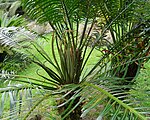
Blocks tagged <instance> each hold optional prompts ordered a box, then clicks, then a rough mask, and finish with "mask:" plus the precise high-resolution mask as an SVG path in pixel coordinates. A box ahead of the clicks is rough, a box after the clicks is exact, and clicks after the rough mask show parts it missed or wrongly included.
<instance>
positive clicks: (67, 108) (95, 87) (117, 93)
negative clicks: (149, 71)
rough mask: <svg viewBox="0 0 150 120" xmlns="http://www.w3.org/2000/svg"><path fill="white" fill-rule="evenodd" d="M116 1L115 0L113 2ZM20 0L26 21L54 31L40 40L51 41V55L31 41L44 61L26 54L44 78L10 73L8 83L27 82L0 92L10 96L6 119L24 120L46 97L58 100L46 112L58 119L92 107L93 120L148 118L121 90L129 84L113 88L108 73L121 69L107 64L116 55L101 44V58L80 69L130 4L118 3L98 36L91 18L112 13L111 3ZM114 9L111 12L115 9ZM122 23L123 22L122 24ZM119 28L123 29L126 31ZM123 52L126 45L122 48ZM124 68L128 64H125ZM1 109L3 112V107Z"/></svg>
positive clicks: (72, 119) (76, 117)
mask: <svg viewBox="0 0 150 120" xmlns="http://www.w3.org/2000/svg"><path fill="white" fill-rule="evenodd" d="M121 1H122V0H118V1H117V3H118V2H121ZM22 2H23V6H24V8H25V10H26V13H28V15H29V16H30V17H31V18H33V19H36V20H37V21H38V22H49V24H50V25H51V27H52V28H53V32H52V33H51V39H52V40H51V39H49V38H48V37H45V38H46V39H49V40H51V41H50V42H51V50H50V51H51V52H52V55H50V53H46V52H45V50H44V49H43V48H42V47H41V46H40V45H38V44H36V43H34V42H32V45H33V46H34V48H35V49H36V50H37V51H38V52H39V53H40V55H41V56H42V57H43V58H44V61H41V60H39V58H38V57H37V56H35V55H34V53H33V52H32V51H30V50H28V52H29V53H30V54H31V55H32V56H33V62H34V63H35V64H37V65H38V66H40V67H41V68H43V69H44V70H45V72H46V73H47V75H43V74H40V72H39V71H37V74H38V75H39V76H40V77H41V78H40V79H38V78H32V77H28V76H18V75H13V76H15V77H16V79H13V80H14V81H20V82H24V83H28V84H24V85H23V86H22V85H14V86H12V87H9V88H5V89H0V90H1V91H0V92H1V93H3V96H2V101H4V99H5V98H4V96H5V95H8V94H9V96H10V105H11V111H10V115H9V118H11V119H14V118H15V117H18V118H17V119H19V117H20V118H21V119H24V120H26V119H28V118H29V116H30V114H32V112H33V111H34V110H35V109H36V107H38V106H39V105H40V104H41V103H42V102H43V101H44V100H45V99H49V98H50V97H51V96H53V97H54V96H55V97H56V98H57V99H56V100H57V101H58V102H57V103H56V105H55V106H51V108H54V107H55V108H57V109H58V112H59V113H60V116H61V119H66V120H80V119H81V117H84V116H85V115H87V114H88V113H89V112H90V111H91V110H92V109H97V108H98V110H99V111H98V112H99V113H98V114H97V119H98V120H101V119H113V120H121V119H122V120H130V119H132V120H134V119H135V120H138V119H141V120H146V119H147V118H148V117H149V116H148V114H149V107H146V108H145V107H144V108H143V107H141V106H140V101H139V100H138V99H137V98H136V97H135V98H134V97H132V96H131V95H130V94H129V91H128V92H124V90H123V87H130V86H129V85H124V86H123V87H122V86H120V84H119V85H118V84H117V82H118V81H117V80H118V79H120V78H118V76H113V75H112V71H113V72H114V70H116V69H117V67H120V66H122V64H121V65H120V64H118V66H113V65H111V64H112V62H111V60H112V59H113V58H114V59H115V60H116V58H117V55H118V52H117V54H115V55H112V54H114V52H113V53H112V54H110V51H109V50H104V48H106V46H103V47H101V46H100V49H98V50H99V52H100V54H101V55H102V56H101V57H100V58H99V59H98V62H97V63H96V64H94V65H93V66H92V68H91V69H89V70H87V71H86V70H85V67H86V66H87V61H88V60H89V58H90V57H91V54H92V52H93V51H94V50H95V48H96V45H97V43H99V42H100V41H101V40H103V38H104V34H105V32H107V30H110V27H115V26H113V25H114V22H118V23H119V22H120V21H119V20H120V16H121V15H122V14H123V13H125V11H126V10H128V9H129V8H130V6H131V5H133V3H131V4H127V5H126V6H123V7H121V5H120V7H121V9H120V11H118V14H117V16H115V15H114V16H113V15H112V16H113V18H111V19H109V21H107V20H106V21H104V23H103V24H101V25H103V26H104V27H103V29H102V30H101V32H99V31H98V32H93V31H95V29H94V27H95V24H96V18H97V17H106V18H108V17H109V16H110V14H111V12H109V13H110V14H108V15H107V16H105V14H104V11H105V10H106V11H107V10H108V9H107V7H106V3H109V5H110V6H111V5H113V3H116V2H115V1H113V0H111V1H110V2H109V1H101V0H88V1H84V0H35V1H34V0H23V1H22ZM122 2H123V1H122ZM102 7H104V8H102ZM113 7H114V8H116V6H112V8H113ZM116 10H118V8H116ZM116 20H118V21H116ZM81 24H82V25H83V26H84V27H83V29H81V28H80V25H81ZM122 24H123V22H122ZM126 24H127V22H126V21H125V25H126ZM88 25H90V28H88ZM123 29H125V30H126V28H123ZM79 31H81V32H79ZM114 31H115V30H114ZM117 31H118V30H117V29H116V32H117ZM127 32H128V31H127ZM114 37H115V36H114ZM93 39H94V40H93ZM91 40H92V41H93V43H92V45H90V46H91V48H90V47H89V43H90V42H91ZM108 42H109V41H108ZM118 44H119V45H122V42H121V41H119V42H118ZM118 44H115V45H114V46H113V47H112V46H110V48H111V49H112V50H113V48H114V49H115V48H116V46H117V45H118ZM55 45H56V47H55ZM124 48H127V47H126V46H125V47H124ZM89 50H90V51H89ZM101 51H102V53H103V51H106V53H104V54H102V53H101ZM120 51H122V49H121V50H120ZM141 59H142V58H141ZM129 62H130V61H129ZM124 64H127V61H125V62H124ZM126 69H127V68H126ZM23 78H24V79H23ZM25 78H27V79H25ZM121 78H122V77H121ZM43 79H44V80H43ZM122 79H124V78H122ZM114 83H116V84H114ZM34 90H37V91H36V92H38V94H39V93H40V95H39V98H38V99H35V101H34V97H35V98H37V97H36V96H34V92H33V94H32V92H31V91H34ZM23 93H24V94H26V98H24V97H23ZM35 94H36V93H35ZM143 94H144V93H143ZM24 101H27V103H33V104H32V105H30V109H27V108H26V107H24V106H25V103H24ZM44 105H46V104H44ZM1 108H3V104H2V107H1ZM134 108H135V109H134ZM145 111H146V112H145ZM17 112H18V113H19V114H17ZM16 115H17V116H16ZM22 117H23V118H22ZM53 117H55V116H53ZM49 119H50V117H49ZM53 119H54V118H53ZM55 119H58V118H55Z"/></svg>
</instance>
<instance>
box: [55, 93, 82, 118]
mask: <svg viewBox="0 0 150 120" xmlns="http://www.w3.org/2000/svg"><path fill="white" fill-rule="evenodd" d="M73 94H74V92H72V93H70V94H69V95H68V96H67V97H66V98H65V99H66V101H67V100H69V99H70V98H71V97H72V95H73ZM79 101H80V97H77V98H75V100H74V101H73V103H72V101H70V102H69V103H68V104H66V105H64V106H62V107H60V108H59V109H58V112H59V114H61V117H62V118H63V117H64V116H65V115H66V114H67V113H68V112H69V111H70V110H71V109H72V108H73V107H74V106H76V105H77V104H78V102H79ZM63 102H65V101H61V102H60V103H63ZM81 109H82V104H79V105H78V106H77V107H76V108H75V109H74V110H73V111H72V112H71V113H70V114H69V115H68V116H67V117H66V118H65V119H63V120H81V117H80V116H81V114H82V112H81ZM65 110H67V111H65ZM64 111H65V112H64Z"/></svg>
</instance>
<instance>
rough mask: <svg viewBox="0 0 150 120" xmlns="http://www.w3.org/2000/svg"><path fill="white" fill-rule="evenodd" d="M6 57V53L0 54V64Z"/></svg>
mask: <svg viewBox="0 0 150 120" xmlns="http://www.w3.org/2000/svg"><path fill="white" fill-rule="evenodd" d="M6 55H7V53H6V52H3V53H0V62H3V61H4V59H5V57H6Z"/></svg>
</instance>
